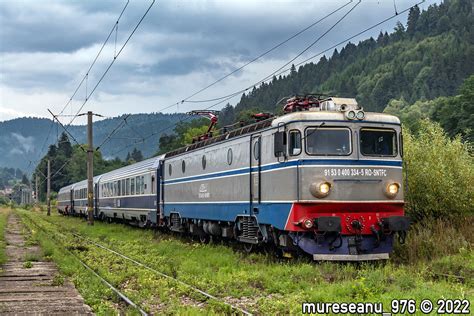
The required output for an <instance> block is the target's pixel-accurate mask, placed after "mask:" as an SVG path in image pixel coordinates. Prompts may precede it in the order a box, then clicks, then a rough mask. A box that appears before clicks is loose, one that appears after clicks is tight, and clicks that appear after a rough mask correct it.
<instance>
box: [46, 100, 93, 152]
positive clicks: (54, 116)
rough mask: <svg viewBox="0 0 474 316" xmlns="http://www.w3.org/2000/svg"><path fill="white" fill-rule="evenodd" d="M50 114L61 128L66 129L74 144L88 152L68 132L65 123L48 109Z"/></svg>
mask: <svg viewBox="0 0 474 316" xmlns="http://www.w3.org/2000/svg"><path fill="white" fill-rule="evenodd" d="M48 112H49V113H50V114H51V115H52V116H53V118H54V119H55V120H56V121H57V122H58V123H59V125H61V127H62V128H63V129H64V131H65V132H66V133H67V134H68V135H69V137H71V139H72V140H74V142H75V143H76V144H78V145H79V147H80V148H81V149H82V151H84V152H85V151H86V150H85V149H84V147H83V146H82V145H81V144H80V143H79V142H78V141H77V139H76V138H75V137H74V136H73V135H72V134H71V133H70V132H69V130H68V129H67V128H66V127H64V125H63V123H61V121H60V120H59V119H58V118H57V117H56V115H54V113H53V112H51V110H50V109H48Z"/></svg>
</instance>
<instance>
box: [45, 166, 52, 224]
mask: <svg viewBox="0 0 474 316" xmlns="http://www.w3.org/2000/svg"><path fill="white" fill-rule="evenodd" d="M47 176H48V177H47V178H48V181H47V189H46V202H47V204H48V216H51V161H50V160H49V159H48V174H47Z"/></svg>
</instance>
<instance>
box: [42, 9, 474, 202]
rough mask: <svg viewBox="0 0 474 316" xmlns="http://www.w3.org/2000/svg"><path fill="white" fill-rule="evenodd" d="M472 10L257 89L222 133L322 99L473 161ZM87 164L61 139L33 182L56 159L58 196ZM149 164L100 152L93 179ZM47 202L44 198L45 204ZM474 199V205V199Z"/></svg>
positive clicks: (166, 140) (418, 18)
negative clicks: (376, 116)
mask: <svg viewBox="0 0 474 316" xmlns="http://www.w3.org/2000/svg"><path fill="white" fill-rule="evenodd" d="M471 7H472V4H471V3H470V1H469V0H452V1H445V2H443V3H441V4H439V5H437V4H434V5H431V6H430V7H429V8H428V9H427V10H426V11H423V12H421V11H420V9H419V8H418V7H414V8H412V9H411V10H410V12H409V15H408V20H407V22H406V25H405V24H402V23H401V22H398V23H397V26H396V27H395V29H394V31H393V32H392V33H387V32H384V33H382V32H381V33H380V34H379V36H378V37H377V38H376V39H374V38H369V39H367V40H364V41H361V42H360V43H358V44H357V45H355V44H353V43H348V44H347V45H346V46H345V47H343V48H342V49H341V50H340V51H338V50H335V51H334V53H333V54H332V56H330V57H328V58H326V57H325V56H323V57H322V58H321V59H320V60H319V62H318V63H309V64H305V65H303V66H301V67H299V68H298V69H296V67H295V66H293V67H292V71H291V72H290V74H288V75H287V76H279V77H278V78H276V77H274V78H273V80H272V81H271V82H270V83H268V84H267V83H263V84H262V85H260V86H258V87H254V89H253V90H252V91H251V92H250V93H248V94H244V95H242V97H241V100H240V102H238V103H237V104H236V105H235V106H232V105H230V104H227V105H226V106H225V107H224V109H223V110H222V111H221V114H220V117H219V124H218V128H222V127H224V126H227V125H231V124H234V123H236V122H246V123H249V122H251V115H252V114H253V113H258V112H262V111H270V112H273V113H275V114H279V113H281V110H280V109H281V104H278V105H276V103H277V102H278V100H280V99H281V98H283V97H285V96H292V95H301V94H306V93H323V94H327V95H335V96H342V97H355V98H356V99H357V100H358V102H359V104H361V105H362V106H363V107H364V109H365V110H366V111H380V112H382V111H384V112H386V113H389V114H394V115H397V116H399V117H400V118H401V120H402V123H403V124H404V127H405V128H406V133H410V134H409V136H408V137H407V138H409V137H412V139H414V141H416V139H417V137H419V139H422V137H424V136H426V135H431V134H432V133H435V134H436V135H438V136H437V137H440V138H441V139H444V140H445V142H447V143H449V142H450V141H449V139H452V141H451V142H453V144H454V143H456V144H458V143H459V144H465V145H462V146H461V145H459V146H461V147H459V148H461V149H460V150H461V152H462V153H467V154H458V156H459V157H463V159H467V160H472V156H471V155H472V143H473V141H474V136H473V131H474V75H473V73H474V59H473V58H472V56H474V47H473V43H472V41H473V39H474V34H473V25H474V21H473V14H472V8H471ZM425 120H429V121H432V122H435V124H434V125H429V124H431V123H426V122H425ZM426 124H428V125H429V126H427V125H426ZM207 125H208V121H207V120H206V119H203V118H201V119H194V120H191V121H186V120H180V121H179V122H177V124H176V126H175V128H174V131H173V132H172V133H169V134H163V135H161V137H160V138H159V148H155V149H154V150H155V154H162V153H166V152H168V151H171V150H174V149H176V148H179V147H182V146H185V145H187V144H190V143H191V142H192V139H193V137H195V136H197V135H201V134H203V133H204V132H205V131H206V130H207ZM430 126H431V127H430ZM437 126H439V128H441V130H440V129H438V127H437ZM434 131H435V132H434ZM217 133H218V131H216V132H214V135H216V134H217ZM446 137H447V138H446ZM445 147H446V146H445ZM440 148H441V150H442V147H440ZM466 155H467V156H466ZM85 156H86V153H85V152H84V151H83V150H82V149H81V147H80V146H78V145H74V146H72V145H71V143H70V141H69V139H68V137H67V136H66V135H65V134H63V135H61V137H60V139H59V142H58V145H57V146H56V145H51V146H50V147H49V149H48V153H47V154H46V156H45V157H43V159H42V160H41V161H40V163H39V164H38V166H37V167H36V170H35V173H34V177H35V176H36V175H40V177H41V176H42V175H44V173H45V172H46V161H47V159H48V158H49V159H51V161H52V170H53V172H52V173H53V175H54V176H53V181H52V189H53V191H56V192H57V190H59V188H61V187H62V186H64V185H66V184H69V183H72V182H75V181H80V180H83V178H84V177H85V174H86V165H85V164H84V161H85ZM143 156H144V155H143V154H142V153H141V152H140V151H139V150H137V149H136V148H135V149H134V150H133V151H131V152H128V154H127V157H126V159H125V161H121V160H120V159H118V158H115V159H112V160H107V159H104V157H103V156H102V154H101V152H99V151H96V152H95V166H94V174H100V173H104V172H107V171H109V170H113V169H116V168H118V167H121V166H124V165H126V164H128V163H132V162H134V161H139V160H141V159H143V158H144V157H143ZM145 158H147V157H145ZM417 159H423V158H422V157H418V158H417ZM465 168H466V169H464V167H461V169H463V170H468V171H467V173H466V176H467V179H468V180H469V179H471V177H472V170H470V169H472V161H471V162H470V163H467V165H466V166H465ZM415 180H416V179H415ZM415 180H414V181H415ZM453 181H457V180H453ZM44 185H45V184H44V181H43V182H42V183H41V186H42V187H40V192H44V191H45V190H44ZM469 194H470V193H469ZM43 195H44V194H43ZM43 195H41V196H40V197H41V198H44V196H43ZM470 199H472V197H468V200H470Z"/></svg>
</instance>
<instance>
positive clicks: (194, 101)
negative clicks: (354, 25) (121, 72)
mask: <svg viewBox="0 0 474 316" xmlns="http://www.w3.org/2000/svg"><path fill="white" fill-rule="evenodd" d="M361 1H362V0H359V1H358V2H357V3H356V4H355V5H354V6H353V7H352V8H351V9H350V10H349V11H347V12H346V13H345V14H344V15H343V16H342V17H341V18H339V19H338V20H337V21H336V23H334V24H333V25H332V26H331V27H330V28H328V29H327V30H326V31H325V32H324V33H323V34H321V35H320V36H319V37H318V38H317V39H316V40H314V41H313V42H312V43H311V44H309V45H308V46H306V47H305V48H304V49H303V50H302V51H301V52H299V53H298V54H297V55H296V56H295V57H293V58H292V59H290V60H289V61H288V62H286V63H285V64H284V65H283V66H281V67H280V68H278V69H277V70H275V71H273V72H272V73H271V74H269V75H268V76H266V77H265V78H263V79H261V80H259V81H258V82H256V83H254V84H252V85H250V86H248V87H247V88H245V89H242V90H239V91H237V92H234V93H232V94H228V95H225V96H222V97H218V98H213V99H207V100H188V101H185V102H189V103H206V102H214V101H218V100H221V99H225V98H228V97H234V96H236V95H239V94H241V93H243V92H246V91H247V90H249V89H252V88H253V87H255V86H256V85H259V84H261V83H263V82H265V81H266V80H267V79H268V78H271V77H273V75H275V74H276V73H278V72H279V71H280V70H282V69H283V68H285V67H286V66H288V65H289V64H291V63H292V62H293V61H295V60H296V59H297V58H299V57H300V56H301V55H303V54H304V53H306V52H307V51H308V50H309V49H311V48H312V47H313V46H314V45H316V44H317V43H318V42H319V41H320V40H321V39H322V38H323V37H325V36H326V35H327V34H328V33H329V32H330V31H331V30H332V29H334V28H335V27H336V26H337V25H338V24H339V23H340V22H341V21H342V20H344V19H345V18H346V17H347V16H348V15H349V14H350V13H351V12H352V11H353V10H354V9H355V8H356V7H357V6H358V5H359V4H360V3H361Z"/></svg>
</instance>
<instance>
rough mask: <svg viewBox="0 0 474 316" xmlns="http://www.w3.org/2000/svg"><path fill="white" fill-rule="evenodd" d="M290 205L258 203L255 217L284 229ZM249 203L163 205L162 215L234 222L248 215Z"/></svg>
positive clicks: (259, 220) (262, 222)
mask: <svg viewBox="0 0 474 316" xmlns="http://www.w3.org/2000/svg"><path fill="white" fill-rule="evenodd" d="M291 206H292V203H287V202H284V203H260V204H254V205H253V207H258V214H255V216H256V217H257V219H258V222H259V223H260V224H269V225H273V226H275V227H276V228H278V229H284V228H285V225H286V220H287V218H288V214H289V213H290V210H291ZM249 210H250V204H249V203H241V202H237V203H219V202H215V203H212V202H210V203H199V204H193V203H189V204H188V203H165V205H164V215H165V216H169V215H170V213H179V214H180V216H181V217H183V218H196V219H206V220H216V221H234V220H235V218H236V217H237V216H238V215H249Z"/></svg>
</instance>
